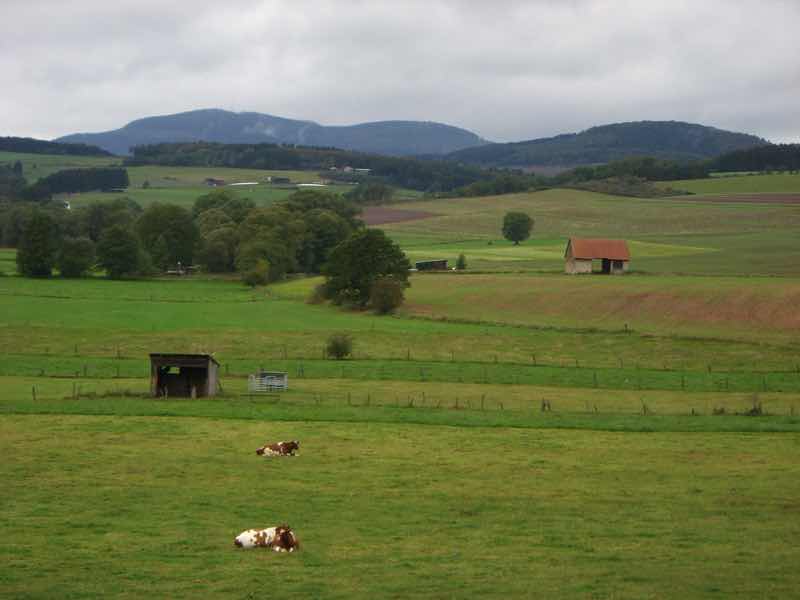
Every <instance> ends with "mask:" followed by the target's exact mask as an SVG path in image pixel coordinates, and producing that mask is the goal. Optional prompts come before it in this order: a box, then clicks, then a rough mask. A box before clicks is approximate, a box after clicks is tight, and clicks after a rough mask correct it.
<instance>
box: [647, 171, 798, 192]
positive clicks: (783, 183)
mask: <svg viewBox="0 0 800 600" xmlns="http://www.w3.org/2000/svg"><path fill="white" fill-rule="evenodd" d="M660 185H663V186H665V187H673V188H676V189H680V190H686V191H687V192H692V193H693V194H752V193H765V194H781V193H782V194H790V193H793V194H796V193H800V173H789V172H783V173H771V174H769V175H766V174H762V173H752V174H742V175H733V176H724V177H722V176H718V177H711V178H709V179H691V180H683V181H677V182H676V181H666V182H662V183H661V184H660Z"/></svg>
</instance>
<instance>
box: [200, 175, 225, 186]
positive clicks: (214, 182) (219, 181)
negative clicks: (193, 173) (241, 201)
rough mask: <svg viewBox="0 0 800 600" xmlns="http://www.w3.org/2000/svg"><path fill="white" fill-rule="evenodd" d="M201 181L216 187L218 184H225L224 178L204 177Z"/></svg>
mask: <svg viewBox="0 0 800 600" xmlns="http://www.w3.org/2000/svg"><path fill="white" fill-rule="evenodd" d="M203 183H205V184H206V185H207V186H208V187H218V186H220V185H225V180H224V179H217V178H216V177H206V178H205V179H204V180H203Z"/></svg>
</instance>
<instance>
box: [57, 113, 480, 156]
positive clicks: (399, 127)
mask: <svg viewBox="0 0 800 600" xmlns="http://www.w3.org/2000/svg"><path fill="white" fill-rule="evenodd" d="M55 141H56V142H63V143H81V144H92V145H95V146H99V147H100V148H103V149H104V150H107V151H109V152H112V153H114V154H119V155H127V154H130V152H131V148H132V147H134V146H140V145H147V144H159V143H162V142H192V141H206V142H219V143H223V144H258V143H272V144H295V145H301V146H321V147H335V148H341V149H344V150H357V151H360V152H369V153H374V154H386V155H390V156H409V155H422V154H431V155H443V154H447V153H449V152H453V151H455V150H460V149H462V148H469V147H472V146H479V145H481V144H486V143H487V142H486V140H484V139H482V138H481V137H480V136H478V135H477V134H475V133H472V132H471V131H467V130H466V129H461V128H459V127H453V126H451V125H445V124H443V123H434V122H429V121H378V122H374V123H361V124H359V125H344V126H326V125H320V124H319V123H315V122H313V121H298V120H294V119H285V118H283V117H276V116H273V115H267V114H262V113H255V112H242V113H235V112H230V111H226V110H220V109H215V108H214V109H203V110H193V111H190V112H183V113H178V114H174V115H164V116H157V117H146V118H144V119H137V120H135V121H131V122H130V123H128V124H127V125H125V126H124V127H122V128H120V129H115V130H113V131H105V132H102V133H75V134H71V135H66V136H64V137H60V138H58V139H56V140H55Z"/></svg>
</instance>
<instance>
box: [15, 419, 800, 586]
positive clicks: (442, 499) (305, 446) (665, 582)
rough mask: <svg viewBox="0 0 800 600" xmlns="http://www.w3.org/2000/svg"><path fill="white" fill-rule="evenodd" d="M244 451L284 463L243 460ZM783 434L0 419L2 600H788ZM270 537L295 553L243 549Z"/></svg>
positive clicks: (792, 551)
mask: <svg viewBox="0 0 800 600" xmlns="http://www.w3.org/2000/svg"><path fill="white" fill-rule="evenodd" d="M265 439H300V440H301V444H302V445H301V453H300V455H299V456H298V457H295V458H292V459H285V460H281V461H265V460H264V459H260V458H258V457H257V456H256V455H255V453H254V449H255V448H256V447H257V446H259V445H261V444H262V443H263V442H264V440H265ZM797 444H798V437H797V435H796V434H786V433H782V434H766V433H762V434H759V435H754V434H750V433H716V434H712V435H709V434H707V433H631V432H628V433H613V432H586V431H581V432H575V431H557V430H531V429H520V428H503V427H491V428H476V427H468V428H459V427H439V426H419V425H405V424H396V423H395V424H392V423H374V424H369V425H365V424H353V423H334V422H328V423H324V422H316V423H315V422H306V421H272V422H271V421H267V420H252V419H251V420H240V419H230V418H221V419H215V418H191V417H182V418H181V417H159V418H153V417H150V418H148V417H135V416H124V417H118V416H66V415H53V416H45V415H37V416H28V415H13V414H10V415H9V414H7V415H4V416H3V417H2V418H1V419H0V450H1V451H2V452H3V455H4V456H5V457H6V459H5V460H4V461H3V462H2V464H0V474H2V479H3V481H4V482H5V485H4V494H5V498H6V501H5V502H3V503H2V504H0V514H2V518H3V522H4V523H5V524H6V525H5V528H4V535H3V538H2V540H1V541H0V556H1V557H2V560H0V565H1V566H0V582H2V584H1V585H2V589H3V592H4V595H8V596H9V597H16V598H36V597H48V598H83V597H86V598H88V597H92V598H96V597H116V598H139V597H141V596H143V595H149V596H153V597H169V598H184V597H197V596H198V595H202V596H203V597H230V596H234V597H255V596H258V595H262V594H263V590H264V586H265V585H266V584H265V582H271V583H269V585H270V586H271V587H274V585H276V584H275V582H280V583H279V585H280V589H281V590H282V593H285V594H287V595H290V596H300V597H332V598H343V597H353V596H359V597H387V596H388V597H408V596H414V597H437V598H440V597H464V598H473V597H475V596H476V595H481V596H484V597H497V598H501V597H514V596H518V597H527V596H530V595H531V593H532V591H533V590H535V593H536V595H540V594H541V595H543V596H547V597H575V596H593V597H611V596H613V597H617V598H641V597H675V598H686V597H702V596H707V595H713V594H717V595H720V596H724V597H741V598H752V597H758V596H763V595H765V594H766V595H769V596H775V597H788V596H791V595H792V593H793V590H794V589H796V586H797V583H798V581H797V571H796V569H795V568H794V565H796V564H797V562H798V560H800V553H799V551H798V549H797V545H796V544H795V543H794V540H795V538H796V537H797V535H798V533H800V529H798V523H799V521H798V520H797V519H796V518H795V516H796V515H795V513H796V511H797V501H796V499H797V497H798V494H800V483H798V481H800V480H799V479H798V478H797V477H796V476H794V475H796V474H797V466H796V460H794V455H795V454H796V449H797ZM281 522H286V523H289V524H290V525H291V526H292V527H293V528H294V529H295V531H296V532H297V535H298V537H299V539H300V541H301V544H302V546H301V550H300V551H299V552H298V553H296V554H291V555H278V554H275V553H269V552H263V551H262V552H259V551H243V550H237V549H236V548H234V546H233V543H232V540H233V537H234V536H235V535H236V534H238V533H239V532H240V531H242V530H244V529H246V528H249V527H263V526H270V525H274V524H278V523H281Z"/></svg>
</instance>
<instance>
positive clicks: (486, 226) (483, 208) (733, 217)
mask: <svg viewBox="0 0 800 600" xmlns="http://www.w3.org/2000/svg"><path fill="white" fill-rule="evenodd" d="M396 207H397V208H400V209H408V210H415V209H416V210H419V209H421V208H424V209H425V211H428V212H431V213H435V214H436V215H437V216H435V217H431V218H426V219H419V220H414V221H405V222H398V223H389V224H386V225H384V226H382V228H383V229H385V230H386V231H387V232H388V233H390V235H391V236H392V237H393V238H394V239H395V240H397V241H398V243H400V244H401V246H402V247H403V248H404V249H405V250H406V251H407V252H408V253H409V256H410V257H412V258H414V259H421V258H427V257H430V258H448V259H450V260H451V261H455V258H456V257H457V256H458V254H460V253H464V254H465V256H466V258H467V261H468V264H469V266H470V268H471V269H473V270H476V269H477V270H486V271H492V272H497V271H502V270H505V271H520V270H527V271H530V270H534V271H549V272H560V271H562V270H563V268H564V262H563V252H564V249H565V247H566V241H567V239H568V238H569V237H571V236H578V237H608V238H623V239H626V240H628V242H629V243H630V245H631V253H632V259H631V269H632V270H634V271H636V272H640V273H641V272H646V273H678V274H702V275H711V274H714V275H796V274H797V273H798V267H797V265H798V264H800V245H798V243H797V234H796V232H797V229H798V227H799V226H800V205H771V204H770V205H764V204H747V203H738V204H729V203H715V202H702V201H700V200H698V199H695V198H694V197H692V199H690V200H687V199H686V198H681V197H676V198H660V199H640V198H623V197H616V196H608V195H604V194H597V193H593V192H585V191H578V190H547V191H543V192H535V193H527V194H513V195H507V196H493V197H485V198H458V199H446V200H434V201H426V202H425V203H424V204H423V203H421V202H415V203H408V204H398V205H397V206H396ZM510 210H521V211H524V212H527V213H529V214H530V215H531V216H532V217H533V218H534V220H535V225H534V232H533V235H532V238H531V239H530V240H527V241H525V242H523V243H522V244H520V245H519V246H513V245H512V244H511V243H510V242H507V241H505V240H503V239H502V236H501V234H500V231H501V228H502V221H503V216H504V215H505V213H506V212H508V211H510Z"/></svg>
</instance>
